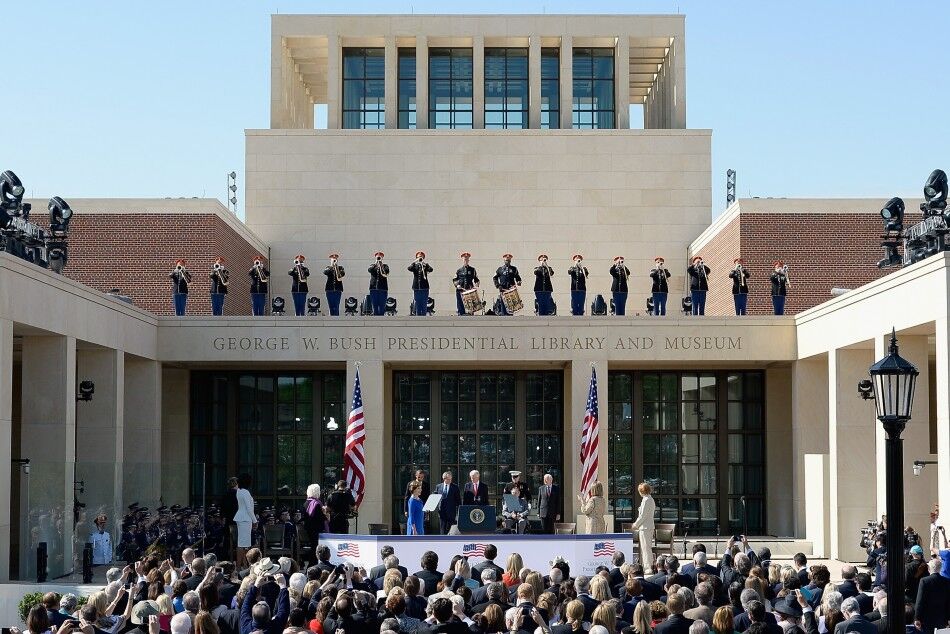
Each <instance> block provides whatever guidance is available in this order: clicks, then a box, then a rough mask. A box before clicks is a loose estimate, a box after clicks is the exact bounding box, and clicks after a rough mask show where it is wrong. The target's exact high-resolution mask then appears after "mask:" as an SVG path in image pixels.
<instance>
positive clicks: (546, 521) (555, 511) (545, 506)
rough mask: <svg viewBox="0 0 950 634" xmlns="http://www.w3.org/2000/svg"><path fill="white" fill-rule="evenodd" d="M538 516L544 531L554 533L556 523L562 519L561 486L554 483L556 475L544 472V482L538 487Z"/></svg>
mask: <svg viewBox="0 0 950 634" xmlns="http://www.w3.org/2000/svg"><path fill="white" fill-rule="evenodd" d="M538 516H540V518H541V522H542V524H543V525H544V529H543V532H545V533H548V534H553V533H554V523H555V522H560V521H561V487H559V486H557V485H556V484H554V476H552V475H551V474H550V473H545V474H544V484H543V485H541V486H540V487H538Z"/></svg>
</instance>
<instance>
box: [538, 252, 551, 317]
mask: <svg viewBox="0 0 950 634" xmlns="http://www.w3.org/2000/svg"><path fill="white" fill-rule="evenodd" d="M538 263H539V264H538V266H536V267H534V298H535V299H536V300H538V315H541V316H544V315H553V314H554V300H553V299H551V293H553V292H554V287H553V286H552V285H551V276H552V275H554V269H552V268H551V267H550V266H548V254H547V253H542V254H541V255H539V256H538Z"/></svg>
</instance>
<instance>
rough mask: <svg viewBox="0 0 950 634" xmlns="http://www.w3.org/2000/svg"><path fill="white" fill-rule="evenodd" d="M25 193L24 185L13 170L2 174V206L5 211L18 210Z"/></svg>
mask: <svg viewBox="0 0 950 634" xmlns="http://www.w3.org/2000/svg"><path fill="white" fill-rule="evenodd" d="M25 192H26V190H25V189H24V188H23V183H22V182H21V181H20V178H19V177H18V176H17V175H16V174H14V173H13V170H6V171H5V172H3V174H0V204H2V205H3V207H4V208H5V209H9V210H16V209H17V208H18V207H19V206H20V203H22V202H23V194H24V193H25Z"/></svg>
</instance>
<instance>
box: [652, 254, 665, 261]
mask: <svg viewBox="0 0 950 634" xmlns="http://www.w3.org/2000/svg"><path fill="white" fill-rule="evenodd" d="M653 261H654V262H666V260H664V259H663V256H662V255H658V256H656V257H655V258H653Z"/></svg>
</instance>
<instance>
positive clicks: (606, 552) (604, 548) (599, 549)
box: [594, 542, 614, 557]
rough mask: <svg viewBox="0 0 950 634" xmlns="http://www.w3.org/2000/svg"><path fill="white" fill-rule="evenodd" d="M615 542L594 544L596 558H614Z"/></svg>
mask: <svg viewBox="0 0 950 634" xmlns="http://www.w3.org/2000/svg"><path fill="white" fill-rule="evenodd" d="M613 555H614V543H613V542H596V543H595V544H594V557H613Z"/></svg>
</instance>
